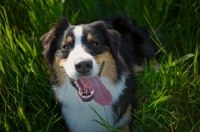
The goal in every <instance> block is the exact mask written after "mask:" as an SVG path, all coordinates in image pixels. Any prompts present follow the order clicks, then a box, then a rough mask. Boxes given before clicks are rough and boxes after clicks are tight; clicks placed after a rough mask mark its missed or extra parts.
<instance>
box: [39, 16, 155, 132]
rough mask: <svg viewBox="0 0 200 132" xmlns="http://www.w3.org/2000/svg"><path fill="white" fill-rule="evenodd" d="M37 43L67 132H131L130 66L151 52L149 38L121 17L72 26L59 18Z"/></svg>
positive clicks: (134, 103)
mask: <svg viewBox="0 0 200 132" xmlns="http://www.w3.org/2000/svg"><path fill="white" fill-rule="evenodd" d="M40 40H41V42H42V45H43V54H44V59H45V61H46V63H47V65H48V68H49V70H50V75H51V79H50V80H51V86H52V89H53V91H54V93H55V97H56V98H57V99H58V101H59V103H60V106H61V113H62V116H63V119H64V121H65V123H66V126H67V127H68V129H69V131H72V132H81V131H82V132H107V131H109V130H108V129H107V128H106V127H104V125H102V124H104V123H105V122H106V124H107V125H109V126H112V127H113V128H115V129H118V130H121V131H125V132H130V131H131V129H132V125H131V123H132V120H133V113H134V109H136V106H137V100H136V98H135V96H134V91H135V89H136V84H135V82H134V77H133V73H134V69H136V68H135V65H138V66H139V65H141V64H142V63H143V62H144V58H147V59H152V58H154V55H155V52H156V49H155V45H154V43H153V42H152V41H151V40H150V38H149V34H148V33H146V31H145V30H142V29H140V28H138V27H137V26H136V25H134V24H133V23H132V21H131V20H130V19H128V18H124V17H114V18H111V19H101V20H96V21H94V22H91V23H89V24H81V25H76V26H75V25H71V24H70V23H69V22H68V20H67V19H66V18H62V19H61V20H60V21H58V23H57V25H56V26H54V27H53V28H51V29H50V30H49V32H47V33H46V34H44V35H43V36H42V37H41V39H40ZM135 71H137V70H135Z"/></svg>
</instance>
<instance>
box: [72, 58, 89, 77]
mask: <svg viewBox="0 0 200 132" xmlns="http://www.w3.org/2000/svg"><path fill="white" fill-rule="evenodd" d="M74 66H75V69H76V71H77V72H79V73H82V74H86V73H88V72H89V71H90V70H91V69H92V60H91V59H83V58H77V59H75V61H74Z"/></svg>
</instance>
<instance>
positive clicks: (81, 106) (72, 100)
mask: <svg viewBox="0 0 200 132" xmlns="http://www.w3.org/2000/svg"><path fill="white" fill-rule="evenodd" d="M125 79H126V76H125V75H124V76H123V77H122V80H121V81H119V83H118V84H116V85H115V86H114V85H112V84H110V82H109V81H108V80H109V79H108V78H106V77H101V80H102V83H103V84H104V85H105V86H106V88H107V89H108V90H109V91H110V92H111V94H112V97H113V103H114V102H115V101H117V99H118V98H119V96H120V94H121V93H122V91H123V89H125V88H126V87H125V85H124V84H125ZM54 91H55V94H56V97H57V98H58V100H59V101H60V102H61V104H62V115H63V118H64V119H65V121H66V122H67V125H68V126H69V128H70V129H71V130H73V132H107V131H108V130H107V129H106V128H105V127H103V126H101V125H100V124H99V123H97V122H96V121H95V120H97V121H100V122H102V121H101V120H100V119H99V117H98V115H97V114H95V113H94V111H93V110H92V109H91V108H90V106H91V107H93V108H94V109H95V110H96V111H97V113H98V114H99V115H100V116H101V117H102V118H103V119H104V120H106V121H107V122H108V123H109V124H110V125H112V126H115V127H120V126H122V125H123V124H125V123H126V122H127V121H128V120H129V119H128V118H127V117H124V118H122V120H120V122H119V123H118V124H115V121H116V120H115V117H116V115H114V111H115V110H113V108H112V106H105V107H103V106H101V105H99V104H98V103H97V102H95V101H94V100H91V101H89V102H83V101H81V100H80V99H79V97H78V94H77V91H76V90H75V88H74V87H72V86H71V84H70V83H69V79H68V78H66V80H65V83H64V84H62V85H60V86H58V87H55V88H54Z"/></svg>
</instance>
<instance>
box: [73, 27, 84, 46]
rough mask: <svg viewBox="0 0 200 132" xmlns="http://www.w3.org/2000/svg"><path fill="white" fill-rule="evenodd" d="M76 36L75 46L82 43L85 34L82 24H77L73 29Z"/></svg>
mask: <svg viewBox="0 0 200 132" xmlns="http://www.w3.org/2000/svg"><path fill="white" fill-rule="evenodd" d="M73 33H74V37H75V46H77V45H81V37H82V36H83V28H82V26H76V27H75V28H74V30H73Z"/></svg>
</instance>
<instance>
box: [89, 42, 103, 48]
mask: <svg viewBox="0 0 200 132" xmlns="http://www.w3.org/2000/svg"><path fill="white" fill-rule="evenodd" d="M90 46H91V47H92V48H98V47H100V46H101V45H100V44H99V42H97V41H94V42H92V43H91V44H90Z"/></svg>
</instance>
